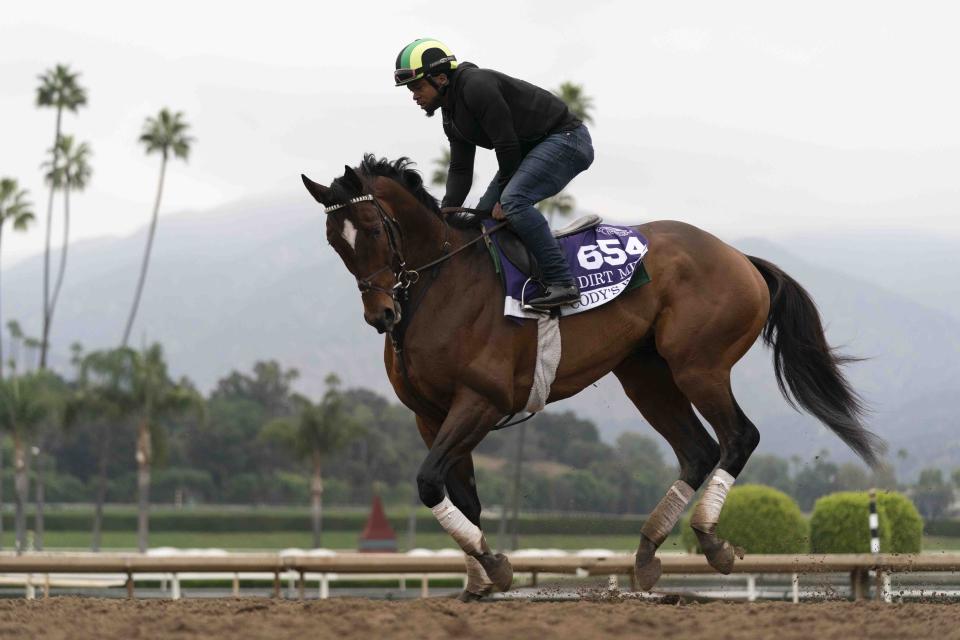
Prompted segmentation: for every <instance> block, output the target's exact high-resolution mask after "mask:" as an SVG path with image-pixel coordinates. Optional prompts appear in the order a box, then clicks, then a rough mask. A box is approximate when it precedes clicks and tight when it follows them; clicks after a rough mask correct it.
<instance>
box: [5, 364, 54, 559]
mask: <svg viewBox="0 0 960 640" xmlns="http://www.w3.org/2000/svg"><path fill="white" fill-rule="evenodd" d="M49 383H50V379H49V374H47V373H46V372H44V371H40V372H37V373H29V374H25V375H21V376H10V377H8V378H5V379H3V380H0V427H2V428H3V430H4V431H5V432H7V433H9V434H10V435H11V437H12V438H13V467H14V487H15V492H16V504H17V507H16V515H15V518H14V521H15V523H16V525H15V527H16V549H17V553H22V552H23V549H24V543H25V535H26V504H27V496H28V489H29V487H28V477H27V453H28V446H29V442H30V440H31V439H32V437H33V436H34V434H35V433H36V432H37V430H38V429H39V428H40V427H41V426H42V425H43V424H44V422H45V420H46V419H47V416H48V415H50V413H51V412H52V409H53V402H52V400H51V396H50V394H49V393H48V390H49Z"/></svg>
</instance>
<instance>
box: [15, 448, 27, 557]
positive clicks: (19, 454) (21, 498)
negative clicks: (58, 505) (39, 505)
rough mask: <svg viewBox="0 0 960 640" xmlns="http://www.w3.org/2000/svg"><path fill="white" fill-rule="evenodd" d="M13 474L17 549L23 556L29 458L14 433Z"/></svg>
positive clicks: (25, 534) (25, 532) (25, 533)
mask: <svg viewBox="0 0 960 640" xmlns="http://www.w3.org/2000/svg"><path fill="white" fill-rule="evenodd" d="M13 470H14V471H13V472H14V480H13V484H14V490H15V493H16V498H17V510H16V514H15V516H14V520H15V525H14V527H15V528H16V536H17V539H16V543H15V544H16V549H17V554H21V553H23V551H24V546H25V544H26V536H27V514H26V505H27V491H28V489H29V487H28V478H27V456H26V446H25V445H24V442H23V440H22V439H21V438H20V436H19V435H17V434H16V433H14V435H13Z"/></svg>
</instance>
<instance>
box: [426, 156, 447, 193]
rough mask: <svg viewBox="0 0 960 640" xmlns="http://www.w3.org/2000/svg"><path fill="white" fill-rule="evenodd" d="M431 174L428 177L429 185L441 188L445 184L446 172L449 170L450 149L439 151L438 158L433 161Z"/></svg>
mask: <svg viewBox="0 0 960 640" xmlns="http://www.w3.org/2000/svg"><path fill="white" fill-rule="evenodd" d="M433 166H434V169H433V173H432V174H431V175H430V184H432V185H433V186H435V187H443V186H445V185H446V184H447V170H448V169H449V168H450V147H444V148H443V149H442V150H441V151H440V157H439V158H435V159H434V160H433Z"/></svg>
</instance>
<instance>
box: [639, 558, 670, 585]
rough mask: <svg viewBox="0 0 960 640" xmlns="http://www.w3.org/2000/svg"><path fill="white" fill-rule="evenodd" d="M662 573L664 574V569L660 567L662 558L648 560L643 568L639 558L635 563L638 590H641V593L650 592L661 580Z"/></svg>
mask: <svg viewBox="0 0 960 640" xmlns="http://www.w3.org/2000/svg"><path fill="white" fill-rule="evenodd" d="M661 573H663V569H662V568H661V566H660V558H658V557H656V556H653V557H652V558H650V559H649V560H647V562H646V564H644V565H643V566H641V565H640V560H639V558H638V559H637V560H636V561H635V562H634V565H633V575H634V577H635V578H636V581H637V588H638V589H640V591H650V590H651V589H653V587H654V585H656V584H657V580H659V579H660V574H661Z"/></svg>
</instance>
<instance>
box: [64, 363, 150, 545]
mask: <svg viewBox="0 0 960 640" xmlns="http://www.w3.org/2000/svg"><path fill="white" fill-rule="evenodd" d="M74 346H75V347H77V348H75V349H74V358H75V359H76V360H77V366H78V373H77V381H76V390H75V392H74V394H73V396H72V397H71V398H70V400H69V402H68V403H67V411H66V419H65V423H66V426H67V427H73V426H74V425H76V424H78V423H82V424H83V426H84V427H87V428H89V430H90V433H91V434H92V435H93V436H94V437H95V439H96V441H97V445H98V446H97V480H96V496H95V499H94V512H93V530H92V534H91V543H90V547H91V549H92V550H93V551H99V550H100V541H101V532H102V531H103V505H104V503H105V501H106V498H107V464H108V462H109V461H110V457H111V456H110V454H111V445H112V435H113V433H112V431H113V427H114V425H117V424H120V423H123V422H124V421H126V420H128V419H129V418H130V416H131V415H132V414H133V413H134V412H135V411H136V408H137V405H136V399H135V397H133V394H132V393H131V391H132V388H131V385H130V377H131V363H132V361H133V354H131V353H130V352H129V350H128V349H123V348H120V349H110V350H105V351H93V352H91V353H89V354H87V355H85V356H82V355H81V352H82V347H80V345H77V344H75V345H74Z"/></svg>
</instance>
